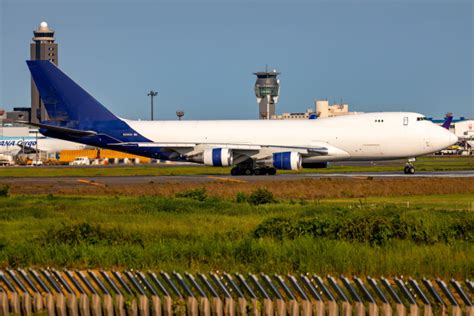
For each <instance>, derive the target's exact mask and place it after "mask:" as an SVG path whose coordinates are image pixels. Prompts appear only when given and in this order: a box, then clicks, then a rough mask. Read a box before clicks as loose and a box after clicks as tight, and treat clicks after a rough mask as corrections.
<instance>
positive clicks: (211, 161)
mask: <svg viewBox="0 0 474 316" xmlns="http://www.w3.org/2000/svg"><path fill="white" fill-rule="evenodd" d="M233 161H234V157H233V155H232V150H231V149H229V148H210V149H206V150H204V164H205V165H206V166H213V167H227V166H232V163H233Z"/></svg>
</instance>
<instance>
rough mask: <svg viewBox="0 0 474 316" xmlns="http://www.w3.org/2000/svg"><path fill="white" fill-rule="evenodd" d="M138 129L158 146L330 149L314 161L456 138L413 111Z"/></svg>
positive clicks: (384, 155)
mask: <svg viewBox="0 0 474 316" xmlns="http://www.w3.org/2000/svg"><path fill="white" fill-rule="evenodd" d="M126 122H127V124H129V125H130V126H131V127H132V128H133V129H135V130H136V131H137V132H138V133H140V134H141V135H143V136H144V137H146V138H148V139H150V140H151V141H153V142H157V143H158V142H159V143H196V144H209V146H213V144H233V145H236V144H237V145H239V144H240V145H260V146H268V147H279V148H285V147H288V148H292V147H301V148H305V147H318V146H322V145H329V147H330V148H333V147H334V150H330V151H329V154H328V155H324V156H314V157H306V158H305V160H306V161H308V162H312V161H315V162H316V161H336V160H385V159H396V158H406V157H416V156H421V155H426V154H430V153H433V152H436V151H439V150H441V149H443V148H446V147H448V146H450V145H452V144H454V143H455V142H456V141H457V137H456V136H455V135H453V134H452V133H450V132H449V131H447V130H446V129H443V128H442V127H440V126H438V125H436V124H434V123H432V122H430V121H427V120H426V119H425V118H424V116H423V115H421V114H418V113H408V112H385V113H384V112H381V113H365V114H358V115H348V116H339V117H332V118H322V119H315V120H253V121H244V120H242V121H129V120H126Z"/></svg>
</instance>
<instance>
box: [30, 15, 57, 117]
mask: <svg viewBox="0 0 474 316" xmlns="http://www.w3.org/2000/svg"><path fill="white" fill-rule="evenodd" d="M33 34H34V37H33V43H31V44H30V59H31V60H49V61H51V62H53V63H55V64H56V65H58V44H56V43H55V42H54V31H53V30H52V29H50V28H49V27H48V23H46V22H44V21H43V22H41V23H40V25H39V27H38V29H37V30H35V31H33ZM46 119H47V113H46V109H45V108H44V105H43V102H41V99H40V96H39V93H38V89H37V88H36V85H35V83H34V81H33V79H31V122H32V123H39V122H40V121H44V120H46Z"/></svg>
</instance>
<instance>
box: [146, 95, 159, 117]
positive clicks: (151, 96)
mask: <svg viewBox="0 0 474 316" xmlns="http://www.w3.org/2000/svg"><path fill="white" fill-rule="evenodd" d="M157 95H158V92H156V91H153V90H150V92H148V94H147V96H149V97H150V98H151V120H152V121H153V97H156V96H157Z"/></svg>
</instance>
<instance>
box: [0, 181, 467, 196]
mask: <svg viewBox="0 0 474 316" xmlns="http://www.w3.org/2000/svg"><path fill="white" fill-rule="evenodd" d="M2 183H7V184H9V185H10V187H11V191H10V192H11V193H12V194H55V195H131V196H141V195H160V196H173V195H175V194H176V193H177V192H181V191H184V190H189V189H193V188H197V187H205V188H206V189H207V191H208V193H209V195H211V196H217V197H227V198H229V197H231V198H234V197H235V195H236V194H237V192H244V193H249V192H251V191H253V190H255V189H256V188H261V187H265V188H267V189H268V190H270V191H271V192H272V193H273V194H274V195H275V196H276V197H277V198H287V199H290V198H291V199H300V198H303V199H318V198H351V197H368V196H407V195H430V194H466V193H474V178H414V179H405V178H404V179H370V178H364V179H345V178H344V179H333V178H321V179H303V180H291V181H256V182H251V183H233V182H221V181H211V182H204V183H203V182H165V183H153V182H147V183H139V184H133V185H128V184H127V185H126V184H120V183H114V184H107V185H91V184H87V183H81V182H77V181H58V182H54V181H52V182H48V183H41V182H40V183H38V182H36V181H34V180H31V181H21V182H17V181H14V180H8V181H6V180H0V184H2Z"/></svg>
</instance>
